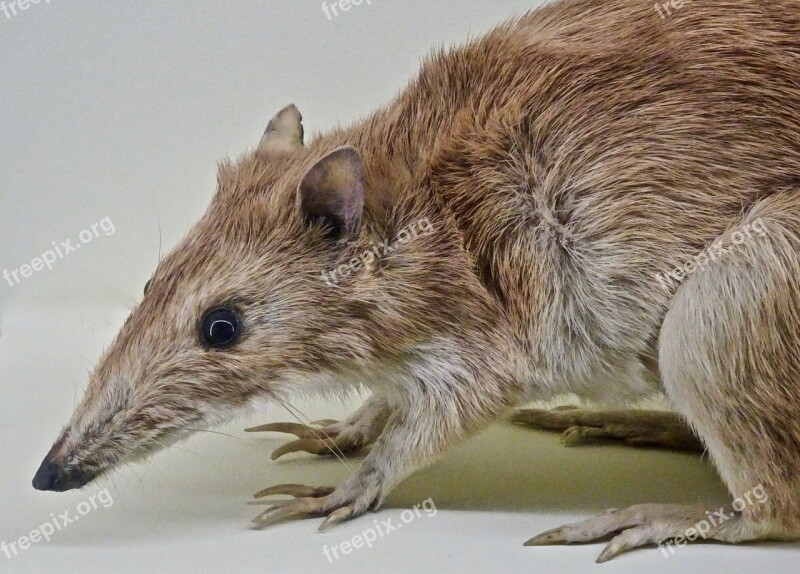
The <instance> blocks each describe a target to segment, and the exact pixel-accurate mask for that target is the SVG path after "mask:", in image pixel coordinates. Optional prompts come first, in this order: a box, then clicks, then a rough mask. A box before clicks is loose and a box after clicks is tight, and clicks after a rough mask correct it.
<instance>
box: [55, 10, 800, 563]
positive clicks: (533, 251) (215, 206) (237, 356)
mask: <svg viewBox="0 0 800 574" xmlns="http://www.w3.org/2000/svg"><path fill="white" fill-rule="evenodd" d="M799 104H800V4H798V3H797V2H796V1H795V0H736V1H733V0H706V1H704V2H693V3H691V4H688V3H687V4H686V5H685V6H684V7H683V8H682V9H681V10H678V11H676V12H674V13H673V14H672V15H670V17H669V18H666V19H663V18H661V17H660V16H659V14H658V13H657V12H656V11H655V10H654V9H653V5H652V2H644V1H634V0H563V1H560V2H554V3H552V4H549V5H546V6H544V7H542V8H539V9H537V10H534V11H532V12H531V13H529V14H527V15H525V16H523V17H521V18H518V19H516V20H513V21H511V22H509V23H507V24H505V25H502V26H500V27H498V28H496V29H494V30H493V31H491V32H490V33H489V34H487V35H486V36H484V37H482V38H480V39H477V40H475V41H472V42H470V43H468V44H467V45H465V46H463V47H459V48H454V49H448V50H439V51H437V52H435V53H434V54H433V55H431V56H430V57H429V58H428V59H427V60H426V61H425V63H424V64H423V66H422V69H421V71H420V72H419V75H418V76H417V77H416V79H414V80H413V81H412V82H411V83H410V85H409V86H408V87H407V88H406V89H405V90H403V91H402V93H401V94H400V95H399V96H398V97H397V98H396V99H395V100H393V101H392V102H391V103H389V104H388V105H386V106H385V107H383V108H381V109H379V110H377V111H376V112H374V113H373V114H372V115H370V116H368V117H367V118H366V119H364V120H363V121H359V122H357V123H355V124H353V125H351V126H348V127H344V128H339V129H335V130H332V131H330V132H328V133H326V134H323V135H320V136H318V137H315V138H314V139H313V141H311V142H309V143H308V145H305V146H304V145H303V129H302V124H301V122H300V120H301V118H300V115H299V112H298V111H297V110H296V108H294V107H293V106H290V107H287V108H285V109H284V110H282V111H281V112H280V113H279V114H278V115H277V116H276V117H275V118H274V119H273V121H272V122H270V126H269V127H268V129H267V132H266V133H265V135H264V138H263V139H262V142H261V144H260V145H259V147H258V148H257V149H255V150H254V151H252V152H250V153H247V154H245V155H244V156H242V157H241V158H239V159H238V160H236V161H235V162H225V163H223V164H222V165H221V167H220V171H219V181H218V191H217V193H216V195H215V197H214V199H213V201H212V203H211V205H210V207H209V208H208V211H207V212H206V214H205V215H204V216H203V217H202V219H201V220H200V221H199V222H198V223H197V224H196V225H195V226H194V228H193V229H192V230H191V231H190V232H189V234H188V235H187V237H186V238H185V239H184V240H183V241H182V242H181V243H180V244H179V245H178V246H177V247H176V248H175V249H174V251H173V252H172V253H171V254H170V255H169V256H167V257H166V258H165V259H164V260H163V261H161V263H160V264H159V266H158V268H157V269H156V271H155V273H154V275H153V278H152V280H151V284H150V286H149V289H148V292H147V293H146V295H145V297H144V299H143V301H142V302H141V304H140V305H139V306H138V307H137V308H136V309H135V310H134V312H133V313H132V314H131V316H130V317H129V319H128V320H127V321H126V323H125V325H124V326H123V327H122V329H121V331H120V333H119V335H118V337H117V338H116V340H115V342H114V343H113V345H112V346H111V347H110V348H109V350H108V351H107V352H106V353H105V354H104V356H103V358H102V359H101V361H100V364H99V366H98V367H97V369H96V370H95V372H94V373H93V375H92V378H91V381H90V384H89V388H88V390H87V392H86V394H85V396H84V399H83V401H82V402H81V404H80V405H79V407H78V408H77V410H76V412H75V414H74V416H73V418H72V420H71V421H70V423H69V424H68V425H67V427H66V428H65V430H64V432H63V434H62V436H61V437H60V438H59V440H58V442H57V443H56V445H55V446H54V447H53V450H52V451H51V452H50V453H49V455H48V460H50V461H51V462H52V463H53V464H55V465H57V466H58V467H59V469H60V472H61V473H62V475H63V476H64V477H73V478H74V477H76V476H80V477H82V478H83V480H77V479H75V480H73V482H74V483H75V484H76V485H80V483H83V482H85V480H88V479H90V478H91V477H94V476H97V475H99V474H101V473H103V472H105V471H106V470H108V469H110V468H112V467H113V466H114V465H115V464H117V463H119V462H122V461H128V460H131V459H132V458H134V457H135V456H136V455H137V454H143V453H149V452H152V451H154V450H155V449H156V448H158V447H160V446H162V445H163V444H165V443H167V442H169V441H171V440H175V439H177V438H180V437H181V436H183V435H185V434H186V433H187V432H189V431H188V430H187V429H194V428H200V427H202V426H207V425H210V424H214V423H216V422H220V421H222V420H227V419H228V418H230V417H231V416H233V415H234V414H235V413H237V412H239V411H240V410H241V409H242V408H245V407H247V406H248V405H251V404H252V403H253V402H255V401H261V400H288V399H289V398H290V397H292V396H296V395H298V394H301V393H312V392H327V391H331V390H335V389H338V388H348V389H349V388H359V389H368V390H370V391H372V392H373V393H374V395H375V398H374V399H372V402H371V403H370V404H368V405H367V406H366V407H365V411H364V412H365V413H367V415H369V416H368V420H369V423H368V424H366V423H365V424H363V425H361V427H359V431H358V432H357V433H353V432H351V433H350V435H351V436H350V439H348V440H347V441H345V443H346V444H344V443H343V446H347V447H351V446H354V445H355V446H359V445H362V444H366V443H369V442H372V441H375V445H374V447H373V449H372V450H371V452H370V453H369V455H368V456H367V457H366V459H365V462H364V465H363V467H362V468H361V469H360V470H359V471H358V472H357V473H355V474H354V475H353V476H352V477H350V478H349V479H347V480H346V481H345V482H344V483H343V484H341V485H339V487H337V488H336V489H335V490H333V491H331V492H327V491H326V492H325V495H324V496H320V497H318V498H314V497H302V498H298V499H297V500H295V501H293V502H292V503H290V504H283V505H277V506H276V507H274V508H272V509H270V510H268V511H267V512H265V513H264V514H263V515H262V516H261V517H260V520H261V522H262V523H266V522H268V521H270V520H273V519H275V518H277V517H280V516H282V515H284V514H288V513H290V512H316V513H321V514H326V515H328V518H327V519H326V520H327V521H328V523H329V522H336V521H338V520H341V519H344V518H347V517H350V516H355V515H358V514H360V513H361V512H363V511H364V510H366V509H367V508H369V507H373V506H376V505H378V504H379V503H380V501H381V500H382V499H383V497H384V496H385V495H386V494H387V492H388V491H389V490H391V488H392V487H393V486H394V485H395V484H397V482H399V481H400V480H402V479H403V478H405V477H406V476H408V474H410V473H411V472H413V471H414V470H416V469H418V468H420V467H421V466H424V465H426V464H429V463H431V462H432V461H433V460H435V459H436V457H437V456H438V455H440V454H441V453H442V452H443V451H444V450H445V449H446V448H448V447H450V446H452V445H453V444H454V443H456V442H458V441H459V440H461V439H463V438H464V437H467V436H469V435H470V434H471V433H473V432H475V431H476V430H479V429H481V428H483V427H484V426H486V425H487V424H488V423H490V422H491V421H494V420H497V419H498V418H501V417H502V416H504V415H506V414H507V413H508V412H509V411H510V410H511V409H512V408H513V407H515V406H516V405H518V404H520V403H522V402H524V401H526V400H529V399H545V398H550V397H552V396H554V395H557V394H562V393H575V394H577V395H578V396H580V397H582V398H584V399H587V400H592V401H600V402H605V403H625V402H628V401H633V400H636V399H640V398H643V397H646V396H650V395H652V394H655V393H666V395H667V396H668V397H669V398H670V399H671V400H672V401H673V404H674V406H675V408H676V409H677V411H678V412H679V413H680V414H681V415H683V416H684V417H685V418H686V419H687V420H688V422H689V423H690V424H691V425H692V427H693V428H694V429H695V431H696V432H697V433H698V435H699V437H700V438H701V439H702V440H703V442H704V443H705V445H706V446H707V448H708V450H709V453H710V455H711V457H712V458H713V460H714V461H715V463H716V465H717V466H718V468H719V470H720V473H721V475H722V476H723V478H724V479H725V481H726V483H727V484H728V486H729V488H730V489H731V494H732V495H734V496H738V495H740V494H742V493H743V492H745V491H746V490H748V489H751V488H753V487H755V486H756V485H759V484H763V486H764V488H765V489H766V491H767V492H768V493H769V501H768V503H766V504H763V505H760V506H758V507H748V508H745V509H744V510H742V511H741V512H739V513H738V514H737V517H736V519H735V520H732V521H731V522H729V523H726V527H725V528H721V529H719V532H715V533H713V534H712V535H711V537H715V538H718V539H721V540H727V541H741V540H751V539H758V538H786V539H788V538H797V537H800V505H799V504H798V492H800V483H798V480H800V479H798V478H797V477H798V476H800V454H799V453H800V417H798V398H800V376H798V375H800V367H798V364H800V224H799V223H798V220H800V116H799V115H798V114H797V107H798V105H799ZM359 202H362V203H363V205H362V203H359ZM420 221H425V222H426V224H427V225H429V226H430V230H431V231H430V232H429V233H420V234H417V235H416V236H414V237H413V239H412V240H410V241H394V240H395V238H397V237H398V236H399V235H400V234H401V233H402V230H404V229H406V228H408V227H409V226H414V225H417V224H418V222H420ZM754 221H758V222H759V223H760V224H761V225H763V227H764V228H765V229H766V230H768V233H767V234H765V236H754V237H751V238H750V240H748V241H747V242H746V243H745V244H743V245H738V241H736V240H735V238H733V234H734V233H736V232H737V230H738V229H741V228H742V227H743V226H746V225H750V224H752V223H753V222H754ZM332 231H340V232H341V235H339V236H334V235H332ZM384 239H386V240H390V241H393V243H392V249H391V250H390V252H387V253H385V254H383V255H381V256H380V257H377V256H376V257H373V258H372V259H370V260H369V261H367V260H366V259H363V260H362V261H363V264H361V265H358V266H357V269H355V268H353V269H355V270H354V271H352V272H347V273H344V274H342V275H340V276H339V280H338V281H337V282H336V283H335V284H331V283H330V281H327V280H324V279H323V278H324V273H325V272H326V270H332V269H337V268H340V267H341V266H342V265H348V264H349V263H350V262H351V261H353V260H354V259H358V258H359V257H360V255H361V254H363V253H364V252H366V251H370V250H373V246H374V244H376V243H379V242H381V241H383V240H384ZM719 241H723V242H725V243H726V245H731V244H732V243H737V245H735V246H734V247H733V248H732V249H730V251H729V252H728V253H727V255H726V256H725V258H724V260H721V261H714V262H713V263H711V264H710V265H709V266H708V269H704V270H702V271H698V272H697V273H695V274H693V275H691V276H690V277H688V278H686V280H685V281H684V282H683V284H681V283H680V282H679V281H669V282H667V283H664V282H660V281H658V280H657V277H658V276H659V275H660V274H663V273H665V272H667V271H669V270H671V269H673V268H675V267H676V266H677V265H683V264H684V262H686V261H689V260H692V258H693V257H695V256H697V255H698V254H700V253H701V252H702V251H703V250H704V249H706V248H708V247H709V246H711V245H713V244H715V242H719ZM219 306H226V307H229V308H232V309H235V310H236V312H237V313H238V315H239V316H240V317H241V318H242V325H243V333H242V336H241V337H240V339H239V340H238V341H237V342H236V344H235V345H233V346H232V347H231V348H227V349H210V348H207V347H206V346H204V345H203V344H202V343H201V341H200V339H199V337H198V322H199V321H200V320H201V318H202V316H203V314H204V313H205V312H206V311H207V310H208V309H211V308H214V307H219ZM362 414H363V413H362ZM358 420H359V419H358V416H356V417H355V418H354V419H353V421H351V423H352V425H356V426H358ZM352 425H351V426H352ZM329 430H330V431H331V432H332V433H334V435H335V434H337V433H339V432H342V431H345V430H346V428H345V427H340V428H338V429H337V428H333V427H331V428H330V429H329ZM381 430H382V432H381ZM301 434H302V433H301ZM345 434H347V433H345ZM356 435H357V436H358V437H360V438H358V439H353V436H356ZM298 436H300V435H298ZM301 438H302V437H301ZM332 438H335V436H334V437H332ZM303 440H307V439H303ZM64 482H65V483H67V482H69V481H68V480H67V479H66V478H64ZM631 512H632V514H631V513H629V514H625V515H622V514H615V513H609V514H606V515H604V516H603V517H602V520H603V522H602V524H601V525H600V526H598V523H597V522H593V523H592V524H591V528H589V527H584V528H583V529H582V528H581V527H580V526H578V527H575V528H573V529H572V530H561V531H559V532H558V533H557V534H555V535H554V534H553V533H548V535H547V536H545V538H543V539H542V538H540V539H539V540H538V543H542V542H548V543H550V542H572V541H585V540H589V539H593V538H596V537H597V535H598V533H600V534H602V535H605V534H608V533H610V532H619V531H622V534H620V535H619V536H620V537H622V538H619V539H615V540H614V541H612V543H611V544H610V546H609V550H608V551H607V552H606V553H604V558H609V557H610V556H612V555H614V554H615V553H617V552H619V551H621V550H624V549H626V548H628V547H632V546H636V545H640V544H643V543H649V542H660V541H662V540H665V539H668V538H671V537H674V536H677V535H679V534H681V533H682V532H683V531H684V530H685V529H686V527H687V525H688V526H691V524H693V523H694V522H696V520H697V519H698V516H699V517H700V518H702V517H703V516H704V515H703V514H702V511H701V512H700V514H699V515H698V514H697V513H696V512H695V511H687V510H685V509H678V510H676V509H674V508H672V509H669V508H668V509H663V510H659V508H657V507H655V506H654V505H649V506H648V507H647V508H646V509H645V510H642V511H637V510H635V509H634V510H632V511H631ZM632 516H633V518H631V517H632ZM620 517H621V518H620Z"/></svg>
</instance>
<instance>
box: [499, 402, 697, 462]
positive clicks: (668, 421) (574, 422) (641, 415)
mask: <svg viewBox="0 0 800 574" xmlns="http://www.w3.org/2000/svg"><path fill="white" fill-rule="evenodd" d="M511 422H513V423H516V424H520V425H524V426H527V427H532V428H537V429H544V430H550V431H563V432H562V435H561V437H562V439H563V441H564V444H565V445H566V446H575V445H578V444H582V443H584V442H587V441H596V440H619V441H622V442H624V443H625V444H627V445H630V446H637V447H656V448H668V449H675V450H688V451H692V452H703V450H705V447H704V446H703V443H702V442H700V439H698V438H697V436H695V434H694V432H693V431H692V429H691V427H689V425H688V424H687V422H686V420H685V419H684V418H683V417H682V416H681V415H679V414H677V413H671V412H667V411H656V410H642V409H626V410H589V409H579V408H577V407H558V408H555V409H550V410H547V409H523V410H520V411H517V412H516V413H514V415H512V417H511Z"/></svg>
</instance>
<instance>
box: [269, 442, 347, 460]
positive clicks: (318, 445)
mask: <svg viewBox="0 0 800 574" xmlns="http://www.w3.org/2000/svg"><path fill="white" fill-rule="evenodd" d="M290 452H307V453H310V454H329V453H333V452H336V444H335V443H334V442H333V441H331V440H328V439H317V438H301V439H298V440H293V441H291V442H287V443H286V444H284V445H281V446H279V447H278V448H276V449H275V450H274V451H273V452H272V454H271V455H270V458H271V459H272V460H277V459H279V458H280V457H282V456H283V455H285V454H289V453H290Z"/></svg>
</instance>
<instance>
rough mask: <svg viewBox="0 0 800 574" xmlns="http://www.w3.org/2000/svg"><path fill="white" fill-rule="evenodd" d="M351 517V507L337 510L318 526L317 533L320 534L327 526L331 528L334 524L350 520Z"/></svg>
mask: <svg viewBox="0 0 800 574" xmlns="http://www.w3.org/2000/svg"><path fill="white" fill-rule="evenodd" d="M352 515H353V507H352V506H343V507H342V508H339V509H337V510H334V511H333V512H331V513H330V514H329V515H328V516H327V518H325V520H323V521H322V524H320V525H319V531H320V532H322V531H323V530H325V529H326V528H328V526H333V525H334V524H339V523H340V522H343V521H345V520H347V519H348V518H350V517H351V516H352Z"/></svg>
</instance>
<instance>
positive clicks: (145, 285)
mask: <svg viewBox="0 0 800 574" xmlns="http://www.w3.org/2000/svg"><path fill="white" fill-rule="evenodd" d="M150 281H152V279H148V280H147V283H145V284H144V294H145V295H147V290H148V289H150Z"/></svg>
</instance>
